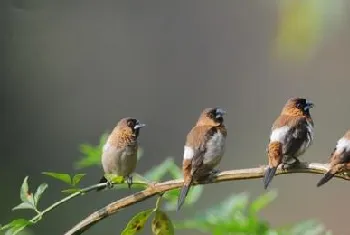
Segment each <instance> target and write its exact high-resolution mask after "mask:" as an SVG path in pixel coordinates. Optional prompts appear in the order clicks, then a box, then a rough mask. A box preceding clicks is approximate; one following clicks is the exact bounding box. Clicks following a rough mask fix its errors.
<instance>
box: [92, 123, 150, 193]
mask: <svg viewBox="0 0 350 235" xmlns="http://www.w3.org/2000/svg"><path fill="white" fill-rule="evenodd" d="M144 126H145V124H142V123H140V122H139V120H137V119H135V118H131V117H127V118H123V119H121V120H120V121H119V122H118V124H117V126H116V127H115V128H114V129H113V131H112V132H111V134H110V135H109V137H108V139H107V142H106V144H105V145H104V146H103V150H102V156H101V162H102V167H103V170H104V173H106V174H116V175H118V176H123V177H124V178H126V179H127V183H128V187H129V188H130V187H131V184H132V176H131V173H133V172H134V170H135V168H136V164H137V148H138V144H137V138H138V136H139V133H140V128H142V127H144ZM105 182H108V180H107V179H106V178H105V177H104V176H103V177H102V178H101V180H100V183H105ZM102 189H103V188H99V189H97V191H99V190H102Z"/></svg>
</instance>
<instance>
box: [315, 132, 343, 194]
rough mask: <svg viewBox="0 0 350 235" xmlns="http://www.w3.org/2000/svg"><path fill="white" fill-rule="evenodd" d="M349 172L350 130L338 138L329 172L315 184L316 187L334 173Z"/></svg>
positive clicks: (330, 177) (325, 181)
mask: <svg viewBox="0 0 350 235" xmlns="http://www.w3.org/2000/svg"><path fill="white" fill-rule="evenodd" d="M348 170H350V130H348V131H347V132H346V133H345V135H344V136H343V137H342V138H340V139H339V140H338V142H337V145H336V146H335V148H334V150H333V152H332V154H331V158H330V170H329V171H328V172H327V173H326V174H325V175H324V176H323V177H322V179H321V180H320V181H319V182H318V183H317V187H320V186H321V185H323V184H325V183H327V182H328V181H329V180H330V179H332V178H333V177H334V175H335V174H336V173H342V172H344V171H348Z"/></svg>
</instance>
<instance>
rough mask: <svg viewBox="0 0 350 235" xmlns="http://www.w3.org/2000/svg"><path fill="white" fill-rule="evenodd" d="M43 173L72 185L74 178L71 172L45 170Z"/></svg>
mask: <svg viewBox="0 0 350 235" xmlns="http://www.w3.org/2000/svg"><path fill="white" fill-rule="evenodd" d="M42 174H44V175H48V176H51V177H53V178H55V179H58V180H61V181H63V182H65V183H66V184H69V185H72V179H71V177H70V175H69V174H63V173H55V172H43V173H42Z"/></svg>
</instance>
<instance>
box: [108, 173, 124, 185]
mask: <svg viewBox="0 0 350 235" xmlns="http://www.w3.org/2000/svg"><path fill="white" fill-rule="evenodd" d="M104 177H105V178H106V179H107V180H108V181H109V182H111V183H113V184H122V183H124V182H125V178H124V177H123V176H119V175H116V174H105V175H104Z"/></svg>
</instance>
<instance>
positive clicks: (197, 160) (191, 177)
mask: <svg viewBox="0 0 350 235" xmlns="http://www.w3.org/2000/svg"><path fill="white" fill-rule="evenodd" d="M225 113H226V112H225V111H224V110H222V109H220V108H206V109H204V111H203V112H202V114H201V115H200V117H199V119H198V121H197V123H196V125H195V126H194V127H193V128H192V130H191V131H190V132H189V133H188V135H187V139H186V144H185V146H184V156H183V163H182V170H183V176H184V185H183V187H182V190H181V193H180V195H179V198H178V204H177V210H179V209H180V207H181V206H182V204H183V203H184V201H185V197H186V196H187V193H188V191H189V189H190V187H191V184H192V182H193V181H197V180H202V179H206V178H207V177H209V176H210V175H211V174H212V173H215V171H214V167H215V166H217V165H218V164H219V163H220V161H221V158H222V156H223V155H224V152H225V140H226V136H227V131H226V128H225V126H224V124H223V122H224V119H223V116H224V114H225Z"/></svg>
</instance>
